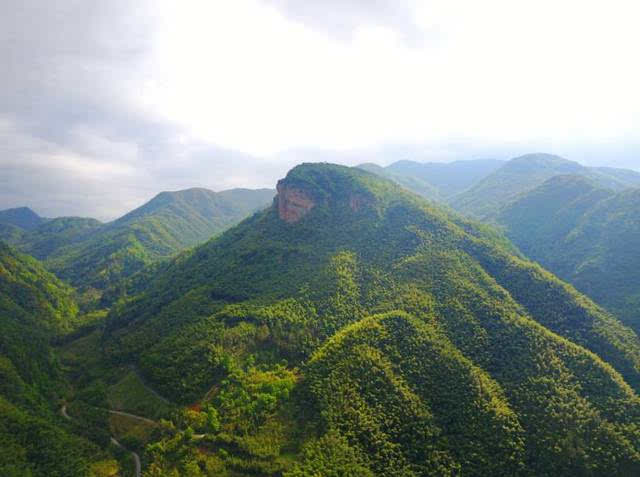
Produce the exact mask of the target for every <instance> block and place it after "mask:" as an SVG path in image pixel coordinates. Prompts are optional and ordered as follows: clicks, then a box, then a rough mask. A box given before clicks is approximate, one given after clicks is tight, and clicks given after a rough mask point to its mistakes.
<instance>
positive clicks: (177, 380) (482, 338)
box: [102, 164, 640, 476]
mask: <svg viewBox="0 0 640 477" xmlns="http://www.w3.org/2000/svg"><path fill="white" fill-rule="evenodd" d="M279 190H280V200H285V199H283V197H288V196H294V199H291V200H296V201H297V202H295V203H291V204H281V205H282V207H281V208H280V210H279V207H278V204H275V205H274V207H272V208H270V209H267V210H265V211H263V212H261V213H258V214H256V215H254V216H252V217H250V218H249V219H247V220H245V221H244V222H242V223H241V224H240V225H238V226H237V227H234V228H232V229H230V230H229V231H227V232H226V233H224V234H222V235H221V236H220V237H217V238H214V239H212V240H210V241H209V242H208V243H206V244H204V245H202V246H200V247H198V248H196V249H194V250H192V251H190V252H188V253H185V254H182V255H180V256H178V257H177V258H176V259H174V260H172V261H171V262H168V263H166V264H164V265H163V266H162V267H160V268H159V269H156V273H154V274H151V275H147V278H148V279H146V280H139V281H136V286H135V287H134V288H135V290H136V291H137V292H138V294H137V295H135V296H129V297H127V298H125V299H121V300H120V301H119V302H118V303H117V304H116V306H115V307H114V308H113V309H112V310H111V312H110V314H109V317H108V320H107V327H106V329H105V334H104V337H103V340H102V345H103V349H104V352H105V359H106V360H108V361H109V362H111V363H112V365H116V366H122V365H129V364H134V365H136V366H137V367H138V369H139V370H140V372H141V374H142V375H143V376H144V379H145V381H147V382H148V383H149V384H150V385H151V386H152V387H153V388H154V389H157V390H159V392H161V394H162V395H164V396H167V398H169V399H171V400H172V401H173V402H176V403H179V404H182V405H184V406H188V407H187V408H185V409H186V410H185V411H184V412H183V413H182V414H180V413H178V414H176V415H174V416H173V417H172V418H171V420H170V421H167V422H165V423H164V424H162V426H161V427H160V428H159V429H158V431H157V440H156V441H155V442H154V443H153V444H150V445H149V446H148V447H147V450H146V453H145V459H147V461H148V462H149V466H148V468H147V475H173V474H172V472H173V473H177V475H222V476H224V475H228V476H235V475H250V474H258V475H274V476H275V475H286V476H302V475H309V476H311V475H318V471H319V470H320V469H322V470H321V471H320V472H321V473H320V475H394V476H395V475H406V476H418V475H433V474H435V475H460V474H462V475H634V474H635V473H637V472H639V471H640V428H639V427H638V422H639V419H640V399H639V398H638V394H637V393H638V391H640V340H639V339H638V336H637V335H636V334H635V333H633V332H632V331H631V330H629V329H628V328H625V327H624V326H623V325H621V324H620V323H619V322H618V321H616V320H615V319H614V318H612V317H611V316H610V315H608V314H607V313H606V312H604V311H603V310H602V309H601V308H599V307H598V306H597V305H595V304H594V303H593V302H591V301H590V300H589V299H588V298H586V297H585V296H583V295H580V294H579V293H578V292H577V291H575V290H574V289H573V288H571V287H570V286H568V285H567V284H565V283H563V282H561V281H559V280H558V279H557V278H555V277H554V276H553V275H551V274H550V273H548V272H546V271H544V270H543V269H541V268H540V267H538V266H536V265H534V264H533V263H531V262H528V261H526V260H524V259H523V258H521V257H520V256H518V254H517V252H515V251H514V249H513V248H512V247H511V246H510V245H509V243H508V242H507V241H506V240H505V239H504V238H502V237H500V236H499V235H498V234H496V232H495V231H493V230H491V229H489V228H487V227H484V226H479V225H477V224H475V223H473V222H470V221H467V220H465V219H462V218H460V217H458V216H455V215H453V214H450V213H448V212H447V211H445V210H443V209H438V208H436V207H434V206H432V205H430V204H429V203H427V202H425V201H424V200H422V199H420V198H418V197H417V196H414V195H412V194H410V193H407V192H406V191H403V190H402V189H400V188H399V187H398V186H396V185H395V184H393V183H392V182H390V181H388V180H384V179H381V178H378V177H376V176H374V175H372V174H370V173H367V172H364V171H361V170H358V169H349V168H345V167H340V166H334V165H329V164H316V165H309V164H304V165H301V166H298V167H296V168H294V169H293V170H291V171H290V172H289V174H288V175H287V177H286V178H285V179H283V180H282V181H281V182H280V183H279ZM300 204H302V205H300ZM301 208H303V209H301ZM287 210H296V211H297V212H296V213H295V214H294V215H290V216H287V215H285V216H284V217H285V218H287V220H283V218H281V216H280V214H286V213H287ZM299 210H303V212H302V213H299ZM304 211H306V212H304ZM323 472H324V473H323Z"/></svg>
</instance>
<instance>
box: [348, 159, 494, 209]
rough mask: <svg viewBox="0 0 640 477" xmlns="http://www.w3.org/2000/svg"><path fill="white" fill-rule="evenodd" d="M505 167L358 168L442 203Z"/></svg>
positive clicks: (406, 164)
mask: <svg viewBox="0 0 640 477" xmlns="http://www.w3.org/2000/svg"><path fill="white" fill-rule="evenodd" d="M503 164H504V161H499V160H495V159H478V160H472V161H454V162H448V163H445V162H416V161H407V160H402V161H397V162H394V163H393V164H390V165H389V166H386V167H381V166H378V165H377V164H368V163H367V164H361V165H359V166H358V167H359V168H361V169H365V170H368V171H369V172H373V173H374V174H378V175H380V176H382V177H387V178H389V179H391V180H393V181H395V182H397V183H398V184H400V185H402V186H403V187H405V188H407V189H409V190H410V191H412V192H415V193H417V194H420V195H421V196H423V197H425V198H427V199H435V200H441V201H442V200H446V199H447V198H449V197H451V196H453V195H455V194H457V193H459V192H462V191H464V190H466V189H468V188H469V187H471V185H472V184H474V183H476V182H477V181H479V180H480V179H482V178H484V177H486V176H487V175H489V174H490V173H491V172H493V171H495V170H496V169H498V168H499V167H500V166H502V165H503Z"/></svg>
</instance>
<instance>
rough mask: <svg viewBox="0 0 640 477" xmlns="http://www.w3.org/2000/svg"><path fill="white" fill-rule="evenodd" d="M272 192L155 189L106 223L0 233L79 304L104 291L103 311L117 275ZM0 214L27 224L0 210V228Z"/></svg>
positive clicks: (236, 217)
mask: <svg viewBox="0 0 640 477" xmlns="http://www.w3.org/2000/svg"><path fill="white" fill-rule="evenodd" d="M273 194H274V191H273V190H269V189H260V190H249V189H232V190H227V191H222V192H218V193H216V192H213V191H210V190H207V189H188V190H184V191H178V192H162V193H160V194H158V195H157V196H156V197H155V198H153V199H152V200H151V201H149V202H147V203H146V204H144V205H142V206H141V207H139V208H137V209H135V210H133V211H132V212H130V213H128V214H126V215H125V216H123V217H121V218H119V219H118V220H115V221H113V222H110V223H108V224H101V223H100V222H98V221H96V220H94V219H84V218H78V217H61V218H57V219H53V220H49V221H42V222H40V223H39V224H35V223H34V225H33V226H32V227H30V228H29V232H28V233H26V232H22V233H16V231H15V230H14V229H11V228H10V225H5V226H4V227H3V229H2V230H0V234H2V235H1V236H2V237H4V238H5V239H7V240H10V241H11V243H12V244H14V245H15V246H16V247H18V248H19V249H20V250H21V251H23V252H25V253H28V254H30V255H33V256H34V257H36V258H38V259H39V260H43V262H44V264H45V266H46V267H47V268H48V269H49V270H50V271H52V272H54V273H55V274H56V275H57V276H58V277H59V278H61V279H63V280H65V281H67V282H69V283H70V284H72V285H73V286H74V287H76V288H77V289H78V290H79V292H80V296H81V300H80V302H81V304H82V305H83V306H87V305H91V306H93V307H95V306H96V304H98V303H99V302H100V298H101V296H102V293H103V292H104V290H106V289H109V292H108V293H107V294H106V297H105V299H104V300H102V303H101V305H99V306H105V305H109V304H110V301H111V300H113V299H115V298H116V297H117V296H119V294H120V293H121V292H122V289H121V287H120V283H121V280H122V279H123V278H126V277H129V276H131V275H133V274H134V273H136V272H138V271H140V270H142V269H143V268H144V267H145V266H148V265H150V264H152V263H153V262H155V261H157V260H158V259H162V258H166V257H169V256H171V255H173V254H175V253H176V252H178V251H180V250H182V249H185V248H188V247H191V246H193V245H195V244H197V243H199V242H203V241H204V240H206V239H208V238H210V237H211V236H212V235H214V234H216V233H219V232H221V231H222V230H224V229H226V228H228V227H229V226H231V225H233V224H234V223H236V222H238V221H240V220H241V219H243V218H244V217H246V216H247V215H249V214H250V213H252V212H254V211H256V210H258V209H260V208H261V207H265V206H266V205H268V203H269V201H270V200H271V199H272V197H273ZM21 210H22V209H21ZM26 210H29V209H26ZM2 214H4V215H5V216H7V217H6V223H7V224H17V223H25V222H27V219H26V218H22V220H17V219H16V218H15V217H14V216H15V215H16V213H14V212H12V211H11V210H9V211H4V212H2V213H0V223H5V222H3V220H2V218H3V215H2ZM25 214H26V213H25V212H23V213H22V214H21V216H22V215H25ZM34 215H35V214H34ZM35 217H37V216H35ZM10 219H11V220H10ZM21 230H22V229H21Z"/></svg>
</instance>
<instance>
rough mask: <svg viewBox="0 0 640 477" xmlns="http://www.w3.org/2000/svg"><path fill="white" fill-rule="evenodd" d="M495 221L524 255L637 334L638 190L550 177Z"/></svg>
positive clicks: (639, 323) (639, 275)
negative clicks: (577, 290)
mask: <svg viewBox="0 0 640 477" xmlns="http://www.w3.org/2000/svg"><path fill="white" fill-rule="evenodd" d="M497 220H498V222H499V223H501V224H503V225H504V226H505V227H506V229H505V230H506V233H507V235H508V236H509V238H511V240H512V241H513V242H514V243H515V244H516V245H517V246H518V247H519V248H520V249H521V250H522V252H523V253H525V254H526V255H527V256H528V257H531V258H532V259H534V260H536V261H538V262H540V263H541V264H542V265H543V266H544V267H546V268H548V269H549V270H551V271H553V272H554V273H555V274H557V275H558V276H559V277H561V278H563V279H565V280H567V281H569V282H570V283H572V284H573V285H575V286H576V288H578V289H579V290H581V291H582V292H584V293H585V294H587V295H589V296H590V297H592V298H593V299H595V300H596V301H597V302H599V303H600V304H602V305H604V306H606V307H607V308H609V309H610V310H611V311H613V312H614V313H615V314H616V315H617V316H619V317H620V318H621V319H622V320H623V321H625V322H626V323H628V324H629V325H630V326H631V327H633V328H634V329H635V330H636V332H638V333H640V294H639V292H638V290H640V256H639V255H638V253H637V246H638V244H639V243H640V189H632V190H628V191H624V192H619V193H615V192H613V191H611V190H609V189H603V188H601V187H599V186H598V185H597V184H595V183H594V182H593V181H591V180H589V179H586V178H584V177H578V176H559V177H554V178H552V179H550V180H548V181H547V182H545V183H544V184H542V185H541V186H540V187H538V188H536V189H534V190H533V191H531V192H529V193H528V194H525V195H524V196H522V197H520V198H519V199H518V200H516V201H515V202H514V203H512V204H510V205H509V206H507V207H506V208H505V209H504V210H502V211H501V213H500V214H499V216H498V219H497Z"/></svg>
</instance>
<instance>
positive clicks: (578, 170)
mask: <svg viewBox="0 0 640 477" xmlns="http://www.w3.org/2000/svg"><path fill="white" fill-rule="evenodd" d="M563 174H574V175H581V176H584V177H589V178H591V179H593V180H594V181H595V182H596V183H597V184H599V185H600V186H602V187H608V188H611V189H613V190H618V191H619V190H623V189H625V188H629V187H638V186H640V173H638V172H635V171H631V170H624V169H612V168H590V167H585V166H583V165H581V164H578V163H577V162H573V161H568V160H566V159H563V158H562V157H559V156H554V155H551V154H527V155H524V156H520V157H517V158H515V159H512V160H510V161H509V162H507V163H506V164H504V165H503V166H502V167H500V168H499V169H497V170H496V171H494V172H493V173H491V174H490V175H488V176H487V177H485V178H484V179H482V180H480V181H479V182H478V183H476V184H475V185H474V186H473V187H471V188H470V189H469V190H467V191H465V192H462V193H461V194H458V195H457V196H455V197H453V198H452V199H451V201H450V203H451V205H452V206H453V207H454V208H455V209H457V210H459V211H460V212H463V213H465V214H468V215H471V216H474V217H478V218H485V219H486V218H491V217H494V216H495V214H497V213H498V211H499V209H500V208H501V207H503V206H505V205H506V204H508V203H509V202H511V201H513V200H514V199H516V198H517V197H518V195H519V194H522V193H524V192H527V191H529V190H531V189H533V188H535V187H537V186H539V185H540V184H542V183H543V182H545V181H546V180H548V179H550V178H551V177H553V176H557V175H563Z"/></svg>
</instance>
